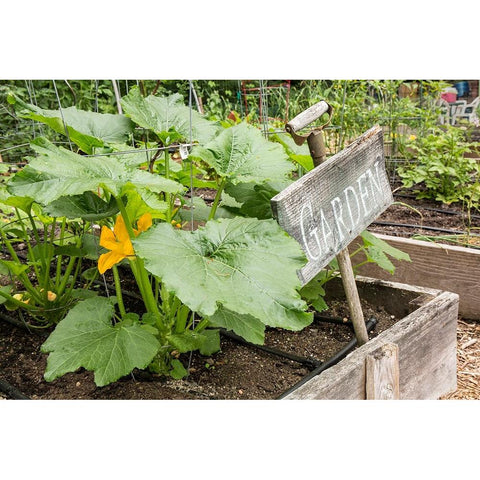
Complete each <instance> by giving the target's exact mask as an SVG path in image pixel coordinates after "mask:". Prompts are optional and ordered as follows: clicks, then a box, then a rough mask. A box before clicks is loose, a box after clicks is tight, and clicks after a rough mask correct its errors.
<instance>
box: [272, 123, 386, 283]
mask: <svg viewBox="0 0 480 480" xmlns="http://www.w3.org/2000/svg"><path fill="white" fill-rule="evenodd" d="M392 202H393V196H392V191H391V189H390V184H389V181H388V178H387V175H386V172H385V157H384V153H383V134H382V130H381V129H380V127H378V126H377V127H373V128H371V129H370V130H368V131H367V132H366V133H364V134H363V135H362V136H361V137H359V138H358V139H357V140H355V142H353V143H352V144H350V145H349V146H348V147H347V148H345V149H344V150H342V151H341V152H339V153H337V154H336V155H334V156H332V157H330V158H329V159H328V160H327V161H326V162H324V163H322V164H321V165H319V166H318V167H315V168H314V169H313V170H311V171H310V172H308V173H307V174H306V175H304V176H303V177H301V178H300V179H299V180H297V181H296V182H295V183H293V184H291V185H290V186H288V187H287V188H286V189H285V190H283V191H282V192H280V193H279V194H278V195H276V196H275V197H273V198H272V201H271V204H272V209H273V214H274V216H275V218H276V219H277V221H278V223H279V224H280V226H281V227H282V228H283V229H284V230H285V231H286V232H287V233H289V234H290V235H291V236H292V237H293V238H295V239H296V240H297V241H298V242H299V243H300V245H301V246H302V248H303V250H304V252H305V254H306V256H307V258H308V263H307V265H306V266H305V267H304V268H302V269H301V270H300V271H299V272H298V275H299V277H300V280H301V281H302V284H303V285H304V284H306V283H307V282H309V281H310V280H311V279H312V278H313V277H315V275H317V274H318V272H320V270H321V269H322V268H324V267H325V266H326V265H328V263H329V262H330V261H331V260H332V259H333V258H334V257H335V256H336V255H337V253H339V252H340V251H341V250H343V249H344V248H346V247H347V246H348V244H349V243H350V242H351V241H352V240H353V239H354V238H356V237H357V236H358V234H359V233H360V232H362V231H363V230H365V228H366V227H367V226H368V225H370V223H372V222H373V221H374V220H375V219H376V218H377V217H378V216H379V215H380V214H381V213H382V212H383V211H384V210H385V209H386V208H387V207H388V206H389V205H391V204H392Z"/></svg>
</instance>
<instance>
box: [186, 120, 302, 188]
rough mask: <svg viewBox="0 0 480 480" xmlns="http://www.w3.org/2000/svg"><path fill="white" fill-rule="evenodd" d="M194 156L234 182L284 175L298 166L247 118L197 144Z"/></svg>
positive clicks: (273, 178)
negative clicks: (200, 144)
mask: <svg viewBox="0 0 480 480" xmlns="http://www.w3.org/2000/svg"><path fill="white" fill-rule="evenodd" d="M192 156H195V157H198V158H201V159H202V160H203V161H204V162H206V163H207V164H208V165H210V167H212V168H213V169H215V171H216V172H217V175H219V176H221V177H224V178H225V177H226V178H228V179H229V181H230V182H231V183H233V184H236V183H240V182H244V183H248V182H257V183H261V182H265V181H267V180H278V179H284V178H285V177H286V175H287V174H288V173H290V172H291V171H292V170H294V168H295V166H294V164H293V163H292V162H290V161H289V160H288V156H287V155H286V153H285V150H284V149H283V148H282V147H281V146H280V145H279V144H276V143H273V142H269V141H268V140H266V139H265V138H264V137H263V136H262V134H261V132H260V130H258V129H256V128H255V127H252V126H251V125H248V124H247V123H245V122H243V123H240V124H238V125H235V126H234V127H231V128H226V129H225V130H223V131H222V133H220V135H218V136H217V137H215V138H214V139H213V140H212V141H210V142H209V143H207V144H206V145H205V146H203V147H195V148H194V150H193V152H192Z"/></svg>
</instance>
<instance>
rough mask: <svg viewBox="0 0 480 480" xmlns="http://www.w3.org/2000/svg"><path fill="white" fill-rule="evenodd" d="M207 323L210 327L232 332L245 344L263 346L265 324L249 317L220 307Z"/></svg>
mask: <svg viewBox="0 0 480 480" xmlns="http://www.w3.org/2000/svg"><path fill="white" fill-rule="evenodd" d="M208 321H209V322H210V325H211V326H212V327H220V328H225V329H226V330H233V331H234V332H235V333H236V334H237V335H240V336H241V337H243V338H244V339H245V340H247V342H250V343H255V344H257V345H263V344H264V343H265V324H264V323H262V322H261V321H260V320H258V318H255V317H252V316H251V315H242V314H240V313H236V312H232V311H230V310H227V309H226V308H222V307H220V308H219V309H218V310H217V311H216V312H215V313H214V314H213V315H212V316H211V317H208Z"/></svg>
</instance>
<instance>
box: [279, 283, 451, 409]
mask: <svg viewBox="0 0 480 480" xmlns="http://www.w3.org/2000/svg"><path fill="white" fill-rule="evenodd" d="M362 283H363V284H364V287H362V288H365V289H367V288H372V289H377V291H376V292H374V293H372V298H378V299H379V300H380V301H383V298H385V297H392V301H394V300H395V298H401V296H402V292H403V288H405V287H407V286H405V285H400V284H397V283H394V282H386V281H382V280H376V279H361V278H358V277H357V285H359V288H360V287H361V285H362ZM408 289H409V291H408V292H407V297H408V296H410V293H411V292H412V291H414V290H415V287H413V286H408ZM418 292H419V295H421V294H423V293H426V292H427V289H425V288H419V289H418ZM429 292H430V293H431V294H432V295H434V294H435V292H436V295H435V296H432V298H431V300H430V301H428V302H426V303H425V304H424V305H422V306H420V307H419V308H418V309H416V310H415V311H413V312H412V313H410V314H409V315H407V316H406V317H404V318H403V319H401V320H399V321H398V322H397V323H396V324H395V325H393V326H392V327H391V328H389V329H388V330H386V331H384V332H382V333H380V334H379V335H378V336H377V337H375V338H373V339H372V340H369V341H368V342H367V343H366V344H365V345H363V346H361V347H359V348H357V349H356V350H354V351H353V352H352V353H351V354H350V355H348V356H347V357H346V358H345V359H343V360H342V361H341V362H339V363H338V364H337V365H334V366H333V367H331V368H329V369H328V370H326V371H325V372H323V373H321V374H320V375H318V376H317V377H314V378H312V379H311V380H310V381H308V382H307V383H305V384H304V385H302V386H301V387H299V388H298V389H297V390H295V391H294V392H292V393H291V394H289V395H288V396H287V397H285V399H291V400H295V399H325V400H327V399H330V400H344V399H345V400H362V399H365V398H366V372H365V358H366V356H367V355H368V354H370V353H372V352H374V351H375V350H377V349H378V348H380V347H381V346H382V345H384V344H386V343H395V344H397V345H398V349H399V358H398V361H399V369H400V399H405V400H407V399H408V400H422V399H430V400H434V399H438V398H439V397H441V396H442V395H445V394H446V393H449V392H451V391H454V390H455V389H456V386H457V363H456V351H457V339H456V334H457V318H458V295H456V294H455V293H451V292H440V291H435V290H429Z"/></svg>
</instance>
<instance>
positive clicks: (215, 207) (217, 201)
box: [208, 178, 227, 220]
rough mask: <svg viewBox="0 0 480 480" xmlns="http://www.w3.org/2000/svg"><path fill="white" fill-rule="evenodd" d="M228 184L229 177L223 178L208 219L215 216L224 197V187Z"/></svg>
mask: <svg viewBox="0 0 480 480" xmlns="http://www.w3.org/2000/svg"><path fill="white" fill-rule="evenodd" d="M226 184H227V178H223V179H222V181H221V183H220V186H219V187H218V190H217V194H216V195H215V199H214V200H213V205H212V209H211V210H210V215H209V216H208V220H213V218H215V213H216V212H217V207H218V204H219V203H220V199H221V198H222V193H223V189H224V188H225V185H226Z"/></svg>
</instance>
